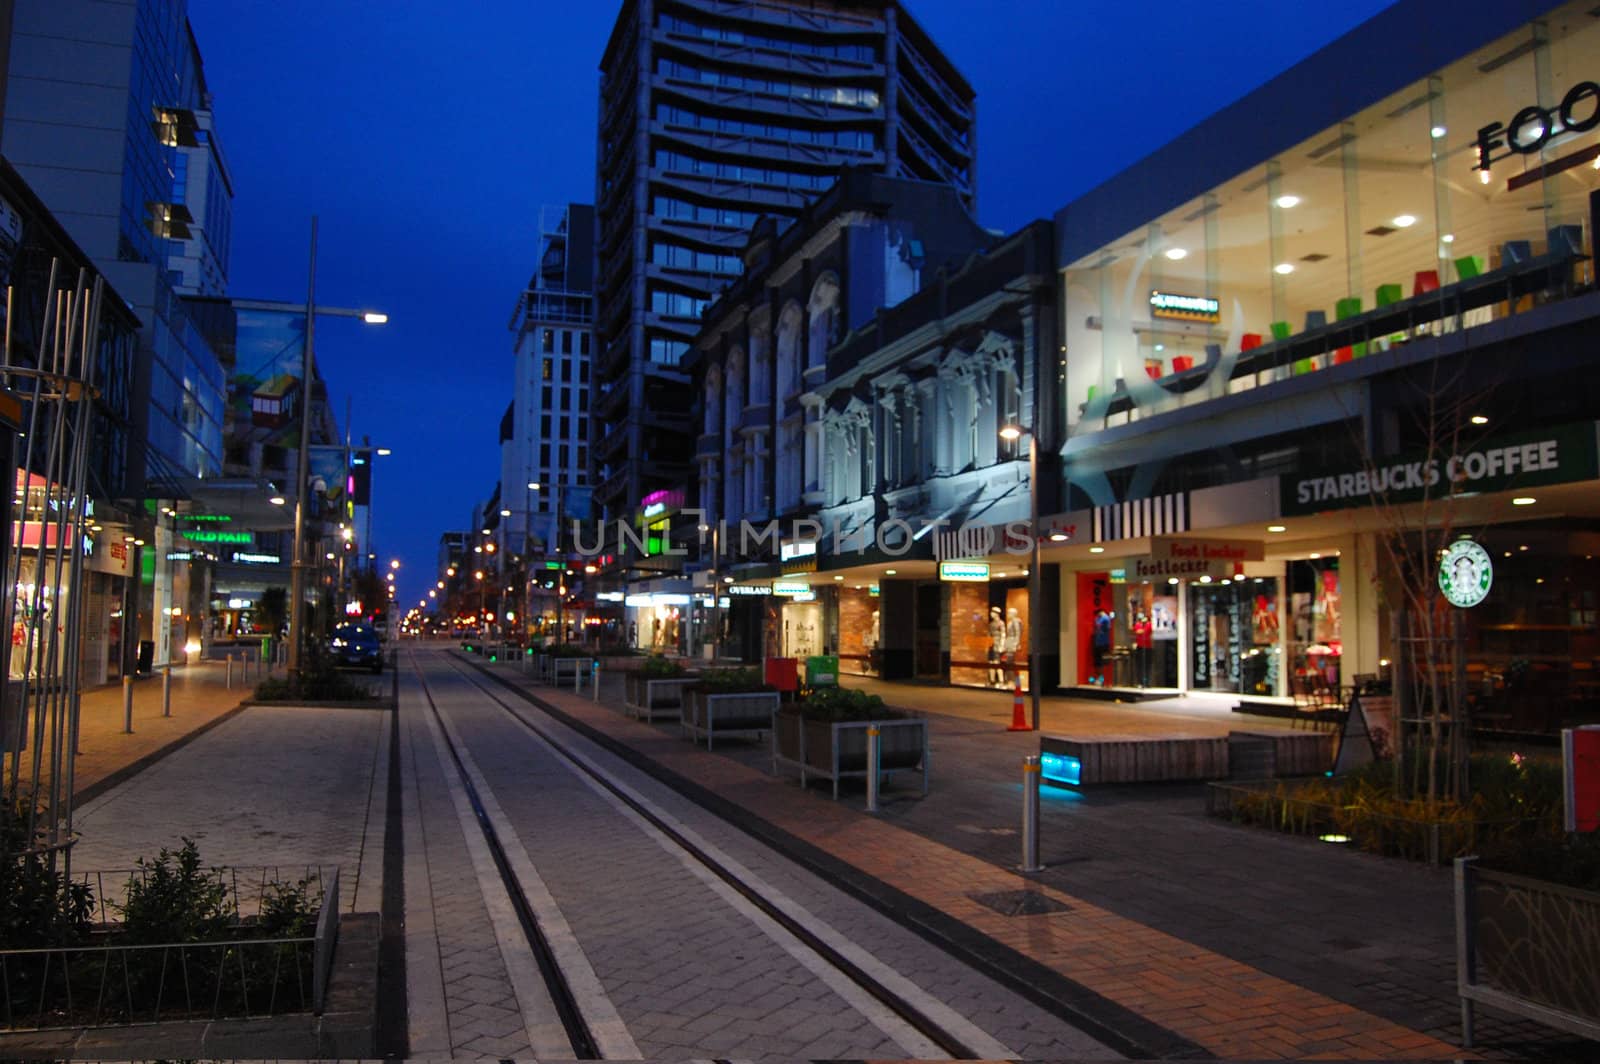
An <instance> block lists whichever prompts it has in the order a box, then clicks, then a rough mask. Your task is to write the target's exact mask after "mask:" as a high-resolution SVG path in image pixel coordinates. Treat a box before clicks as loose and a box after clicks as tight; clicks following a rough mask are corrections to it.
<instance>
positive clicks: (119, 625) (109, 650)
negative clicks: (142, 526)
mask: <svg viewBox="0 0 1600 1064" xmlns="http://www.w3.org/2000/svg"><path fill="white" fill-rule="evenodd" d="M132 553H133V551H132V548H131V546H130V545H129V544H127V543H125V542H123V541H122V539H121V537H117V538H115V539H112V540H107V539H104V538H97V539H95V541H94V549H93V550H92V551H91V552H90V553H89V556H88V558H87V559H85V564H84V568H85V569H86V570H87V571H86V573H85V575H84V611H83V656H82V658H81V659H80V665H79V667H80V668H81V669H82V676H83V685H84V686H85V687H97V686H99V685H101V684H107V683H114V682H116V681H117V680H119V679H121V677H122V661H123V657H122V655H123V643H122V641H123V635H124V632H125V630H126V628H125V625H124V621H125V619H126V610H127V594H128V577H129V575H130V573H131V572H132V565H131V558H130V556H131V555H132Z"/></svg>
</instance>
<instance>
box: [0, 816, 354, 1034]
mask: <svg viewBox="0 0 1600 1064" xmlns="http://www.w3.org/2000/svg"><path fill="white" fill-rule="evenodd" d="M29 860H31V859H29V858H22V859H20V860H19V859H17V858H15V857H7V858H6V861H7V865H8V873H10V874H8V876H7V881H6V882H5V883H4V884H0V887H4V888H5V890H4V892H3V895H0V905H3V906H4V913H5V917H6V924H7V928H8V934H7V938H6V941H7V944H8V945H11V946H13V947H16V948H9V949H5V950H0V1027H3V1028H5V1029H9V1030H25V1029H28V1030H44V1029H55V1028H73V1027H93V1026H120V1025H126V1024H132V1023H157V1022H165V1021H173V1020H204V1019H211V1020H215V1019H223V1018H256V1017H263V1016H269V1015H276V1014H280V1013H286V1012H320V1011H321V1009H322V1003H323V1000H324V997H325V994H326V989H327V981H328V978H329V975H330V964H331V960H332V955H333V947H334V943H335V941H336V939H337V935H338V918H339V917H338V882H339V878H338V872H337V870H334V871H333V873H332V875H331V877H330V878H329V879H328V880H327V881H326V882H324V881H323V880H322V879H321V878H320V877H319V878H317V879H314V880H313V879H302V880H299V881H297V882H282V881H280V882H273V883H264V885H263V886H264V891H263V894H262V896H261V898H260V899H259V903H258V905H257V909H256V912H255V913H254V914H253V915H250V916H248V917H241V915H240V906H239V899H238V895H237V893H236V888H235V889H230V886H229V883H228V881H227V879H226V876H225V870H223V869H210V870H204V869H202V868H201V867H200V858H199V855H198V853H197V852H196V851H195V848H194V844H193V842H191V841H189V840H185V842H184V846H183V848H182V849H181V850H180V851H178V852H177V853H172V852H170V851H167V850H162V851H161V854H160V856H159V857H158V858H156V859H155V860H154V861H152V862H149V863H146V862H144V861H142V860H141V861H140V865H139V868H138V869H137V870H135V871H134V872H133V873H132V874H131V875H130V878H129V879H128V880H127V883H126V887H125V888H124V890H123V898H122V901H121V902H120V903H115V902H113V903H110V904H109V906H108V907H109V908H111V909H114V910H115V911H116V912H117V913H118V914H119V915H120V916H121V920H120V922H118V923H102V924H93V923H91V918H92V915H93V914H94V913H95V911H96V910H95V903H94V899H93V892H92V891H91V890H90V888H89V886H88V885H87V884H86V883H85V882H82V881H81V877H75V881H74V883H72V884H70V885H66V889H65V890H61V889H58V891H57V893H56V894H55V895H54V896H53V897H51V898H50V900H49V902H48V903H47V907H48V905H54V904H57V900H56V899H58V898H61V897H65V898H66V899H68V900H67V902H66V911H65V912H64V913H62V914H61V916H62V917H63V918H60V919H53V920H52V919H44V920H40V919H39V917H40V908H39V902H40V901H41V899H40V898H38V897H37V896H33V899H32V901H31V902H30V901H29V897H30V895H28V894H27V893H26V891H25V890H24V891H19V890H18V889H17V888H18V885H19V884H18V881H17V878H16V876H15V874H14V873H15V872H16V871H17V870H18V869H20V868H25V867H26V866H27V863H28V861H29ZM37 870H38V869H37V867H36V868H35V871H37ZM91 875H92V876H94V879H95V881H96V882H102V883H103V882H104V879H105V874H103V873H100V874H93V873H92V874H91ZM59 886H60V884H58V888H59ZM324 887H325V888H326V889H324ZM101 911H104V910H101ZM19 913H20V914H25V919H26V921H27V926H29V927H34V928H36V929H38V930H36V931H35V933H33V934H31V935H29V934H12V933H9V932H11V931H15V930H16V929H17V928H16V926H15V925H16V924H17V923H18V920H17V919H16V917H17V916H18V915H19Z"/></svg>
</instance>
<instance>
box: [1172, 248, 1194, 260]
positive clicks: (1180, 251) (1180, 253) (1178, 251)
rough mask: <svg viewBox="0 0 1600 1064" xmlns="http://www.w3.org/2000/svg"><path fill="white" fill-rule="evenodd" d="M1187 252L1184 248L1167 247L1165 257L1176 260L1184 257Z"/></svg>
mask: <svg viewBox="0 0 1600 1064" xmlns="http://www.w3.org/2000/svg"><path fill="white" fill-rule="evenodd" d="M1188 254H1189V252H1188V250H1187V249H1185V248H1168V249H1167V250H1166V256H1167V258H1169V259H1171V260H1172V261H1173V262H1177V261H1178V260H1179V259H1182V258H1186V257H1187V256H1188Z"/></svg>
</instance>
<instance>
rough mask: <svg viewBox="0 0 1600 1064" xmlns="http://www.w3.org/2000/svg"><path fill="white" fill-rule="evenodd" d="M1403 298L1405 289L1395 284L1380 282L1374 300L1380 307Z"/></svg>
mask: <svg viewBox="0 0 1600 1064" xmlns="http://www.w3.org/2000/svg"><path fill="white" fill-rule="evenodd" d="M1404 298H1405V289H1403V288H1401V287H1400V286H1399V285H1397V284H1380V285H1379V286H1378V291H1377V297H1376V300H1377V304H1378V306H1380V307H1387V306H1389V305H1390V304H1392V303H1398V302H1400V300H1402V299H1404Z"/></svg>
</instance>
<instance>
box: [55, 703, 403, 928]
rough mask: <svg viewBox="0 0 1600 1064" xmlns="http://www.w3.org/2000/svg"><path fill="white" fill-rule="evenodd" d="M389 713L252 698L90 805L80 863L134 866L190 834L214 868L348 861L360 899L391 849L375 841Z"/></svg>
mask: <svg viewBox="0 0 1600 1064" xmlns="http://www.w3.org/2000/svg"><path fill="white" fill-rule="evenodd" d="M387 723H388V715H387V714H386V713H384V712H382V711H378V710H371V709H317V708H308V707H298V706H296V707H287V706H252V707H249V708H247V709H245V710H244V711H242V712H240V713H238V714H237V715H235V716H233V717H231V718H229V719H228V720H226V721H224V722H223V723H221V724H219V725H217V726H216V727H215V728H212V729H210V730H208V731H206V732H205V733H204V734H202V735H200V736H199V737H197V738H195V739H194V740H193V741H192V742H190V743H188V744H187V745H185V746H183V747H182V748H181V749H179V750H177V751H175V752H173V753H171V754H169V755H167V756H165V757H163V758H161V759H160V760H159V761H157V762H155V763H154V764H152V765H150V766H148V767H146V768H144V769H143V770H142V771H140V772H139V773H138V774H137V775H134V776H132V777H131V778H129V779H128V780H126V781H125V782H123V783H121V784H119V785H117V786H115V787H113V788H111V789H110V790H108V791H106V792H105V793H104V794H102V795H100V796H99V797H97V798H94V799H92V800H90V801H88V802H86V803H84V804H82V805H80V806H79V807H78V809H77V818H76V823H75V826H76V829H77V830H78V832H79V833H80V835H81V838H80V840H79V842H78V843H77V845H76V846H75V847H74V848H73V868H74V870H75V871H80V872H83V871H89V870H103V871H112V870H120V869H130V868H133V867H134V862H135V861H136V860H137V859H138V858H140V857H146V858H149V857H154V856H155V855H156V853H157V852H158V851H159V850H160V849H162V848H163V847H165V848H167V849H177V848H178V847H180V846H181V845H182V844H183V842H182V840H183V839H184V838H185V837H187V838H191V839H194V840H195V842H196V844H197V847H198V849H199V852H200V856H201V859H202V861H203V862H204V863H205V864H206V865H207V866H227V867H231V868H238V869H253V868H258V867H262V866H279V867H281V868H282V870H283V872H284V873H285V874H286V875H289V874H292V875H294V876H295V877H298V876H299V875H300V874H302V871H303V870H304V869H305V868H306V867H307V866H332V865H337V866H339V868H340V869H341V893H342V895H343V898H342V903H343V905H344V907H345V908H347V909H348V908H349V907H350V906H351V905H353V903H354V901H355V898H356V895H357V893H358V892H362V893H363V894H364V895H365V894H366V892H365V891H363V889H362V880H363V878H369V879H371V880H372V881H374V882H376V881H377V880H378V879H379V878H380V877H381V867H382V853H381V847H374V848H371V849H370V852H364V851H367V850H368V848H369V846H368V830H367V829H368V826H369V821H370V820H372V819H373V818H374V817H376V819H377V822H378V823H379V824H381V823H382V812H381V809H379V808H377V807H376V803H377V802H378V801H379V799H380V798H381V795H382V789H381V788H374V786H373V784H374V782H375V781H376V780H377V779H378V778H379V773H380V772H381V771H382V766H381V764H380V763H379V761H378V756H379V753H380V751H381V749H382V740H383V735H384V732H385V731H386V730H387V728H386V725H387ZM380 837H381V836H380ZM370 886H371V884H369V887H370ZM373 907H374V908H375V905H374V906H373Z"/></svg>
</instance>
